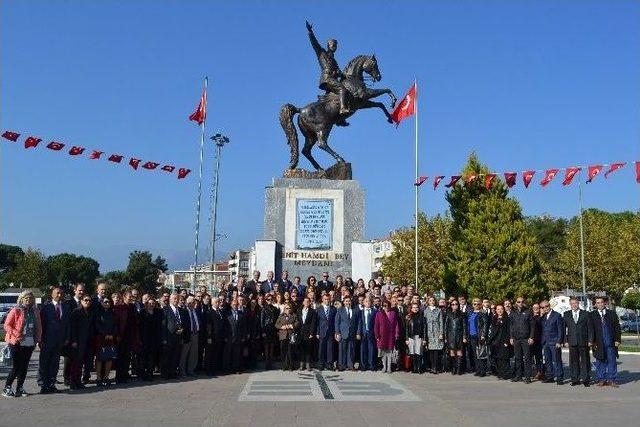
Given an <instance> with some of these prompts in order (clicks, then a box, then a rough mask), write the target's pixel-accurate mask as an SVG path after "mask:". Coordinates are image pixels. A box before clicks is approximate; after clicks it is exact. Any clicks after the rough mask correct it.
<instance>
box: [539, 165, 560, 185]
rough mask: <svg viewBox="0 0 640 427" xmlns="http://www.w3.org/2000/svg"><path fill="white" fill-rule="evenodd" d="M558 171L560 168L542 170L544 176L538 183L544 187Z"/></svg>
mask: <svg viewBox="0 0 640 427" xmlns="http://www.w3.org/2000/svg"><path fill="white" fill-rule="evenodd" d="M558 172H560V169H547V170H546V171H545V172H544V178H542V181H540V185H542V186H543V187H546V186H547V185H549V183H550V182H551V181H552V180H553V178H555V177H556V175H557V174H558Z"/></svg>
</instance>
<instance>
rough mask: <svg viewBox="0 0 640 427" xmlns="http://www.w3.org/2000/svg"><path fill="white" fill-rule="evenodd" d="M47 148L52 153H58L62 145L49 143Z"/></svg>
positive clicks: (53, 142)
mask: <svg viewBox="0 0 640 427" xmlns="http://www.w3.org/2000/svg"><path fill="white" fill-rule="evenodd" d="M47 148H48V149H49V150H53V151H60V150H62V149H63V148H64V144H63V143H61V142H55V141H51V142H50V143H48V144H47Z"/></svg>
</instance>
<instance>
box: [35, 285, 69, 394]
mask: <svg viewBox="0 0 640 427" xmlns="http://www.w3.org/2000/svg"><path fill="white" fill-rule="evenodd" d="M70 316H71V312H70V311H69V308H68V307H66V306H65V305H64V304H63V302H62V290H61V289H60V288H53V290H52V291H51V301H50V302H48V303H47V304H45V305H44V306H43V307H42V310H41V311H40V317H41V319H40V320H41V322H42V341H41V343H40V360H39V362H40V366H39V369H38V385H39V386H40V393H41V394H48V393H55V392H57V391H58V389H56V386H55V384H56V377H57V376H58V370H59V368H60V353H61V351H62V347H63V346H65V345H67V344H68V343H69V319H70Z"/></svg>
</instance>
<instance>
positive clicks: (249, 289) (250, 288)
mask: <svg viewBox="0 0 640 427" xmlns="http://www.w3.org/2000/svg"><path fill="white" fill-rule="evenodd" d="M242 279H243V281H244V278H242ZM238 280H239V279H238ZM245 288H246V290H244V291H243V293H244V294H245V295H249V294H250V293H252V294H256V293H257V292H258V291H261V292H262V291H264V290H263V289H262V282H261V281H260V272H259V271H258V270H256V271H254V272H253V279H252V280H249V281H248V282H247V284H246V285H245ZM238 292H240V286H238Z"/></svg>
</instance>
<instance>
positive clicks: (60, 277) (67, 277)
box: [47, 253, 100, 293]
mask: <svg viewBox="0 0 640 427" xmlns="http://www.w3.org/2000/svg"><path fill="white" fill-rule="evenodd" d="M99 268H100V264H98V261H96V260H94V259H92V258H89V257H85V256H78V255H74V254H69V253H62V254H57V255H53V256H50V257H49V258H47V272H48V274H49V281H50V282H51V283H57V284H58V285H60V286H62V288H63V290H64V291H65V292H67V293H68V292H71V289H72V285H73V284H75V283H84V284H86V285H88V286H91V285H93V283H94V282H95V280H96V278H97V277H98V276H99V275H100V271H99Z"/></svg>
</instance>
